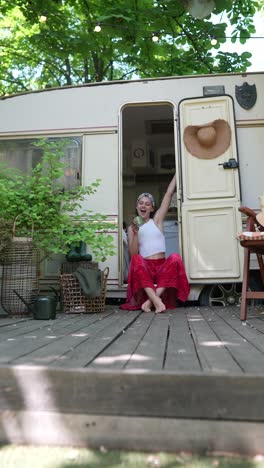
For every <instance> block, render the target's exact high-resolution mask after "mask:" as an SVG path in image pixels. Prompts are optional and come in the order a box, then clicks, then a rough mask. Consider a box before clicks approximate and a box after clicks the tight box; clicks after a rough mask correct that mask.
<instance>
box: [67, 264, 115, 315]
mask: <svg viewBox="0 0 264 468" xmlns="http://www.w3.org/2000/svg"><path fill="white" fill-rule="evenodd" d="M108 275H109V268H108V267H106V268H105V269H104V279H103V287H102V291H101V295H100V296H98V297H85V295H84V294H83V292H82V290H81V288H80V285H79V282H78V280H77V278H75V276H74V275H73V274H70V273H64V274H62V275H60V285H61V297H62V307H63V312H65V313H66V314H93V313H95V312H103V311H104V309H105V297H106V287H107V279H108Z"/></svg>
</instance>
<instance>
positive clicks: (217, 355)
mask: <svg viewBox="0 0 264 468" xmlns="http://www.w3.org/2000/svg"><path fill="white" fill-rule="evenodd" d="M210 309H211V308H210ZM201 310H202V308H201V309H200V308H198V307H196V308H190V309H188V310H187V317H188V321H189V326H190V329H191V332H192V335H193V339H194V341H195V345H196V349H197V353H198V356H199V359H200V362H201V365H202V368H203V370H204V371H213V372H220V373H221V372H223V373H226V372H238V373H239V372H242V370H241V368H240V366H239V365H238V364H237V363H236V362H235V361H234V359H233V357H232V354H230V352H229V350H227V348H226V347H225V346H224V345H223V342H222V339H220V338H219V336H218V335H216V333H215V331H214V330H213V329H212V327H211V326H210V325H209V322H208V321H206V320H205V318H204V317H203V315H202V314H201ZM211 313H212V312H211V310H210V314H211Z"/></svg>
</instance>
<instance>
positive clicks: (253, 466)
mask: <svg viewBox="0 0 264 468" xmlns="http://www.w3.org/2000/svg"><path fill="white" fill-rule="evenodd" d="M0 460H1V462H0V463H1V468H14V467H16V468H31V467H32V468H35V467H36V468H213V467H217V468H264V457H263V456H256V457H253V458H242V457H235V456H234V457H230V456H229V457H224V456H222V457H219V456H191V455H187V454H167V453H152V454H151V453H143V452H130V451H128V452H126V451H117V450H110V451H108V450H106V449H104V447H101V450H89V449H85V448H80V449H79V448H63V447H31V446H16V445H7V446H2V447H0Z"/></svg>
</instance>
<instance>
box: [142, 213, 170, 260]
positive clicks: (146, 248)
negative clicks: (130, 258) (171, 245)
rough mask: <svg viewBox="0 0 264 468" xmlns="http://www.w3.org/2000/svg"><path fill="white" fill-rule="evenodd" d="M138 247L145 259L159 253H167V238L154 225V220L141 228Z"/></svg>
mask: <svg viewBox="0 0 264 468" xmlns="http://www.w3.org/2000/svg"><path fill="white" fill-rule="evenodd" d="M138 246H139V253H140V255H142V257H143V258H147V257H150V256H151V255H155V254H157V253H159V252H164V253H165V250H166V248H165V236H164V234H163V233H162V232H161V230H160V229H159V228H158V226H157V225H156V224H155V223H154V221H153V219H150V220H149V221H148V222H147V223H145V224H142V225H141V226H140V228H139V231H138Z"/></svg>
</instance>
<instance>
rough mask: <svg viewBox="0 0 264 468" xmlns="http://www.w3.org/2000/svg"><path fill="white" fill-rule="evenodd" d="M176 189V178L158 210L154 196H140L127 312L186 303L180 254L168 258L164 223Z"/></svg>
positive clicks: (131, 232) (132, 229)
mask: <svg viewBox="0 0 264 468" xmlns="http://www.w3.org/2000/svg"><path fill="white" fill-rule="evenodd" d="M175 189H176V176H174V177H173V179H172V180H171V182H170V184H169V186H168V188H167V191H166V193H165V195H164V197H163V200H162V202H161V205H160V207H159V209H158V210H155V201H154V198H153V196H152V195H151V194H150V193H148V192H145V193H142V194H141V195H139V197H138V199H137V203H136V212H137V214H138V216H137V217H135V218H134V220H133V222H132V224H131V225H130V226H129V227H128V249H129V254H130V257H131V262H130V267H129V273H128V289H127V299H126V303H125V304H122V305H121V306H120V308H121V309H124V310H138V309H142V310H143V311H144V312H150V311H151V310H154V311H155V312H156V313H161V312H164V311H165V310H166V309H174V308H175V307H176V305H177V299H180V301H182V302H185V301H186V300H187V297H188V294H189V291H190V287H189V283H188V280H187V277H186V273H185V269H184V266H183V263H182V259H181V257H180V255H179V254H171V255H170V256H169V257H168V258H167V259H166V258H165V237H164V234H163V221H164V218H165V216H166V214H167V212H168V210H169V207H170V204H171V200H172V196H173V194H174V192H175Z"/></svg>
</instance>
